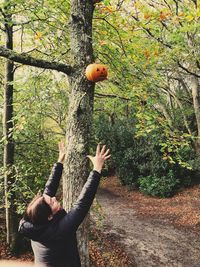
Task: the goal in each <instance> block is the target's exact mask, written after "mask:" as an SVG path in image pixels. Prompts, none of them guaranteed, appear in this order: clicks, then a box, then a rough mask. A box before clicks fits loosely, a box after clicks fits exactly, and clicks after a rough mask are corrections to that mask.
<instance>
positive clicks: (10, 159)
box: [3, 5, 17, 250]
mask: <svg viewBox="0 0 200 267" xmlns="http://www.w3.org/2000/svg"><path fill="white" fill-rule="evenodd" d="M8 6H9V5H8ZM8 6H7V9H8V8H9V7H8ZM10 22H12V16H11V15H6V16H5V29H6V48H8V49H11V50H12V49H13V29H12V25H11V23H10ZM13 80H14V63H13V61H10V60H7V61H6V64H5V86H4V112H3V135H4V141H5V143H4V160H3V164H4V169H5V174H4V193H5V211H6V242H7V244H9V246H10V248H11V249H12V250H15V243H16V236H17V221H16V214H15V208H14V194H12V193H10V188H11V187H12V184H13V182H14V173H13V164H14V142H13Z"/></svg>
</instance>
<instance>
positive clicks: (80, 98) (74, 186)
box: [63, 0, 95, 267]
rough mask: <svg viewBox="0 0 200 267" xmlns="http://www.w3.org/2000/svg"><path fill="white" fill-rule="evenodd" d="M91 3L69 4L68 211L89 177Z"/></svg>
mask: <svg viewBox="0 0 200 267" xmlns="http://www.w3.org/2000/svg"><path fill="white" fill-rule="evenodd" d="M93 10H94V6H93V3H92V1H91V0H71V20H70V35H71V55H72V61H73V62H72V64H73V65H74V70H75V71H74V73H73V75H71V76H70V77H69V84H70V89H71V93H70V97H69V103H70V105H69V110H68V120H67V131H66V160H65V165H64V174H63V204H64V207H65V208H66V209H67V210H69V209H70V208H71V206H72V204H73V202H74V201H75V200H76V198H77V196H78V195H79V193H80V191H81V189H82V187H83V184H84V183H85V181H86V179H87V177H88V174H89V168H88V167H89V166H88V160H87V158H86V155H88V153H89V140H90V134H91V123H92V113H93V99H94V86H95V85H94V83H92V82H89V81H87V79H86V78H85V68H86V66H87V65H88V64H89V63H91V62H92V61H93V50H92V17H93ZM87 239H88V219H86V220H85V222H84V223H83V224H82V226H81V228H80V230H79V232H78V242H79V252H80V256H81V266H82V267H86V266H89V256H88V240H87Z"/></svg>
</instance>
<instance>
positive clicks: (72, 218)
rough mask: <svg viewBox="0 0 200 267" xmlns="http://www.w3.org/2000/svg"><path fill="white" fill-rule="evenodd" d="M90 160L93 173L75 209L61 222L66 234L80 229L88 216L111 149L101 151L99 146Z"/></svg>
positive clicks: (104, 147)
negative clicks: (71, 229)
mask: <svg viewBox="0 0 200 267" xmlns="http://www.w3.org/2000/svg"><path fill="white" fill-rule="evenodd" d="M88 158H89V159H90V160H91V162H92V163H93V171H92V172H90V175H89V177H88V179H87V182H86V183H85V185H84V187H83V189H82V191H81V193H80V195H79V197H78V199H77V201H76V202H75V204H74V206H73V208H72V209H71V210H70V212H69V213H67V214H66V216H65V217H64V218H63V220H62V221H61V222H60V223H61V229H62V230H63V231H64V232H65V230H66V231H67V229H70V228H78V226H79V225H80V224H81V223H82V221H83V220H84V218H85V216H86V215H87V213H88V211H89V209H90V207H91V205H92V202H93V200H94V197H95V194H96V191H97V188H98V185H99V181H100V177H101V170H102V168H103V165H104V162H105V161H106V160H107V159H108V158H110V155H109V149H107V150H106V146H103V148H102V149H100V145H98V146H97V149H96V155H95V156H94V157H92V156H88Z"/></svg>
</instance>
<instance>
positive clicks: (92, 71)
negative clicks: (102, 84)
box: [85, 63, 108, 82]
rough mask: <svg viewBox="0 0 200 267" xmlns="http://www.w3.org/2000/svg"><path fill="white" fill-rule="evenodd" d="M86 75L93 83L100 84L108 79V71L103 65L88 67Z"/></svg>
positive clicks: (95, 64)
mask: <svg viewBox="0 0 200 267" xmlns="http://www.w3.org/2000/svg"><path fill="white" fill-rule="evenodd" d="M85 75H86V77H87V79H88V80H89V81H91V82H99V81H103V80H106V79H107V76H108V70H107V67H106V66H105V65H103V64H97V63H94V64H90V65H88V66H87V68H86V71H85Z"/></svg>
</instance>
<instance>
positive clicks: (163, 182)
mask: <svg viewBox="0 0 200 267" xmlns="http://www.w3.org/2000/svg"><path fill="white" fill-rule="evenodd" d="M138 182H139V189H140V191H141V192H143V193H144V194H147V195H151V196H156V197H161V198H165V197H171V196H172V195H173V194H174V193H175V191H176V189H177V187H178V185H179V183H180V181H179V180H178V179H177V178H176V177H175V176H174V174H173V172H172V171H169V173H168V174H167V175H166V176H162V177H157V176H146V177H140V178H139V179H138Z"/></svg>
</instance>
